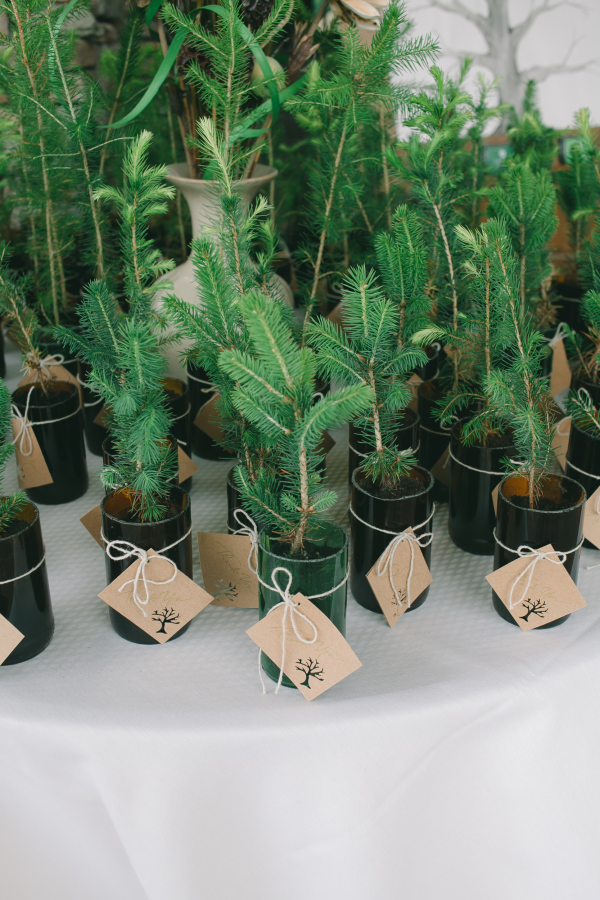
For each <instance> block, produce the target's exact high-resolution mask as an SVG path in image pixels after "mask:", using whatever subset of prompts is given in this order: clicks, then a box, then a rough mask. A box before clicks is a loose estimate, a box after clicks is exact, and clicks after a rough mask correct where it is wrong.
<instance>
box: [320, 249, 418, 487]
mask: <svg viewBox="0 0 600 900" xmlns="http://www.w3.org/2000/svg"><path fill="white" fill-rule="evenodd" d="M343 297H344V306H343V310H344V311H343V323H344V331H341V330H340V329H339V328H338V327H337V326H336V325H334V324H333V323H332V322H329V321H328V320H327V319H323V320H320V321H318V322H313V323H311V325H310V326H309V328H308V331H307V335H308V341H309V343H310V345H311V346H312V347H313V348H314V349H315V351H316V353H317V361H318V367H319V371H320V373H321V375H322V376H323V377H324V378H326V379H328V380H329V379H331V380H333V379H335V380H336V381H338V382H339V383H340V384H342V385H344V386H345V387H346V389H347V390H350V389H353V388H356V387H359V386H360V387H362V388H363V389H364V390H365V392H367V391H369V390H370V391H371V403H370V406H369V409H368V410H365V412H364V413H363V414H362V415H360V416H359V417H357V419H356V422H355V427H356V428H357V430H358V432H359V434H360V435H361V437H363V438H364V439H365V440H366V442H367V443H368V445H369V446H371V447H373V450H372V452H371V453H369V454H368V455H367V456H366V457H365V461H364V464H363V467H364V471H365V473H366V475H367V476H368V477H369V478H371V479H372V480H373V481H374V482H375V484H376V485H377V487H378V488H381V489H383V490H390V489H393V488H394V486H395V485H396V484H397V483H398V481H399V480H400V478H402V477H403V476H405V475H407V474H408V472H409V471H410V469H411V468H412V467H413V466H414V465H416V459H415V458H414V456H412V455H407V454H405V453H404V452H401V451H400V450H399V449H398V447H397V445H396V440H395V436H396V432H397V430H398V428H399V426H400V423H401V419H402V415H403V413H404V410H405V409H406V407H407V406H408V404H409V403H410V398H411V393H410V390H409V388H408V386H407V384H406V381H407V377H408V375H409V373H410V372H411V371H412V370H413V369H414V368H415V366H418V365H423V363H424V362H426V361H427V357H426V355H425V353H424V352H423V351H422V350H418V349H417V348H416V347H414V346H410V345H408V346H406V345H404V346H402V345H400V344H399V340H398V335H399V333H400V317H401V308H400V307H399V306H397V305H396V304H394V303H392V301H390V300H388V299H387V298H386V297H384V296H383V293H382V291H381V288H380V287H379V286H378V284H377V280H376V277H375V273H374V272H372V271H371V272H368V273H367V271H366V269H365V267H364V266H357V267H355V268H354V269H350V271H349V272H348V274H347V276H346V277H345V279H344V281H343Z"/></svg>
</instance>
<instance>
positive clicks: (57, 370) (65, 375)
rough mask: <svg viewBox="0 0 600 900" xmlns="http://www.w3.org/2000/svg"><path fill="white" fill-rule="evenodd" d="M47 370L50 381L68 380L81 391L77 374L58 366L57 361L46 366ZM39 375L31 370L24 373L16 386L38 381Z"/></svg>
mask: <svg viewBox="0 0 600 900" xmlns="http://www.w3.org/2000/svg"><path fill="white" fill-rule="evenodd" d="M47 368H48V371H49V372H50V380H51V381H70V382H71V384H74V385H76V387H77V390H78V391H79V392H81V385H80V384H79V382H78V381H77V376H76V375H73V374H72V373H71V372H69V370H68V369H65V367H64V366H59V365H58V363H56V364H54V365H48V366H47ZM39 380H40V379H39V375H38V373H37V372H31V373H30V374H29V375H26V376H25V378H23V380H22V381H20V382H19V384H18V385H17V387H23V386H24V385H26V384H35V383H36V382H37V383H39Z"/></svg>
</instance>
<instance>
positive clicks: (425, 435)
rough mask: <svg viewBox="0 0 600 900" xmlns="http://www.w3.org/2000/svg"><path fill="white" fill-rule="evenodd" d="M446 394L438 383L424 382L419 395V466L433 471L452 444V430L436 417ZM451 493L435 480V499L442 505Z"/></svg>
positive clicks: (420, 386)
mask: <svg viewBox="0 0 600 900" xmlns="http://www.w3.org/2000/svg"><path fill="white" fill-rule="evenodd" d="M443 396H444V393H443V391H442V389H441V387H440V384H439V382H438V381H424V382H423V384H420V385H419V390H418V393H417V397H418V408H419V417H420V419H421V422H420V425H419V442H420V443H419V453H418V457H417V458H418V460H419V465H420V466H422V467H423V468H424V469H428V470H431V469H432V468H433V467H434V466H435V464H436V462H437V461H438V460H439V458H440V457H441V456H442V454H443V453H444V451H445V450H446V448H447V447H448V444H449V442H450V429H447V430H446V431H445V430H444V429H443V428H442V427H441V425H440V423H439V422H438V420H437V417H436V416H435V407H436V404H437V403H438V402H439V401H440V400H441V399H442V398H443ZM448 496H449V491H448V488H447V487H446V485H445V484H442V482H441V481H438V480H437V479H435V485H434V488H433V499H434V500H438V501H439V502H441V503H446V502H447V501H448Z"/></svg>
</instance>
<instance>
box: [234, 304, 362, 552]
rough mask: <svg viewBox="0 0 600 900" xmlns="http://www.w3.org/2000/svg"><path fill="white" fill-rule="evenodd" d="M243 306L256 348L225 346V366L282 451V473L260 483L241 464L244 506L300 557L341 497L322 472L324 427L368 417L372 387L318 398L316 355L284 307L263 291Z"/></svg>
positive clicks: (248, 409)
mask: <svg viewBox="0 0 600 900" xmlns="http://www.w3.org/2000/svg"><path fill="white" fill-rule="evenodd" d="M240 309H241V313H242V315H243V317H244V321H245V325H246V328H247V329H248V333H249V337H250V352H243V351H240V350H226V351H224V352H223V353H222V354H221V357H220V361H219V365H220V367H221V368H222V370H223V371H224V372H225V373H226V374H227V375H228V376H229V377H230V378H231V379H232V380H234V381H235V382H236V384H237V387H236V390H235V392H234V395H233V402H234V404H235V406H236V407H237V409H238V410H239V411H240V413H241V414H242V415H243V416H244V418H245V419H247V420H248V421H249V422H252V423H253V424H254V425H255V426H256V427H257V429H258V431H259V432H260V433H261V435H262V436H263V440H264V442H265V444H266V445H269V446H271V447H273V448H274V449H276V451H277V458H278V465H277V471H276V472H275V474H273V473H272V472H271V471H265V470H261V471H259V473H258V477H257V478H256V480H255V481H251V480H250V479H249V478H248V477H247V476H246V473H245V470H243V469H240V468H239V467H238V469H236V476H237V479H238V484H239V486H240V490H241V494H242V498H243V502H244V504H245V508H247V509H249V511H250V513H251V514H252V515H253V516H255V517H256V518H257V519H258V520H259V521H260V522H262V523H263V524H264V525H266V526H267V527H269V528H271V529H272V530H273V531H274V533H275V534H276V535H277V536H278V537H279V539H280V540H281V541H282V542H286V543H289V545H290V550H289V552H290V555H291V556H293V557H298V556H301V555H302V554H303V550H304V545H305V542H306V541H310V540H311V536H312V535H314V534H315V532H316V531H317V530H318V528H319V525H320V522H321V521H322V517H323V513H324V512H325V511H326V510H327V509H329V507H330V506H332V504H333V503H334V502H335V499H336V496H335V493H334V492H333V491H328V490H325V489H324V488H323V486H322V481H321V476H320V475H319V472H318V466H319V463H320V462H321V460H322V454H321V453H319V451H318V447H319V444H320V442H321V440H322V434H323V430H324V429H327V428H336V427H339V426H340V425H343V424H344V423H345V422H347V421H348V420H349V419H353V418H356V416H358V415H361V414H362V413H363V411H364V410H365V409H366V408H367V406H368V405H369V403H370V401H371V400H372V389H371V388H370V387H367V386H365V385H364V384H356V385H355V386H353V387H346V388H342V389H341V390H339V391H336V392H335V393H332V394H328V395H327V396H325V397H321V398H320V399H319V400H317V401H316V402H315V399H314V394H315V375H316V370H317V361H316V357H315V354H314V353H313V351H312V350H310V349H309V348H308V347H303V348H301V347H299V346H298V343H297V342H296V340H295V338H294V336H293V333H292V330H291V329H290V328H289V326H288V325H287V324H286V322H285V320H284V317H283V315H282V312H281V309H280V308H279V307H278V306H277V305H275V304H273V303H272V302H270V301H269V299H268V298H267V297H265V296H264V294H260V293H258V292H257V291H253V292H251V293H249V294H247V295H246V296H245V297H244V298H243V300H241V301H240Z"/></svg>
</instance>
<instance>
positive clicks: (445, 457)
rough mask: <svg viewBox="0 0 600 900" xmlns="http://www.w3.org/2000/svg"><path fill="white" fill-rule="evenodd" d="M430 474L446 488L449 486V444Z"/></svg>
mask: <svg viewBox="0 0 600 900" xmlns="http://www.w3.org/2000/svg"><path fill="white" fill-rule="evenodd" d="M431 474H432V475H433V477H434V478H435V479H436V480H437V481H439V482H441V483H442V484H443V485H445V486H446V487H449V486H450V444H448V446H447V447H446V449H445V450H444V452H443V453H442V455H441V456H440V458H439V459H438V461H437V462H436V464H435V465H434V466H433V468H432V469H431Z"/></svg>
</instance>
